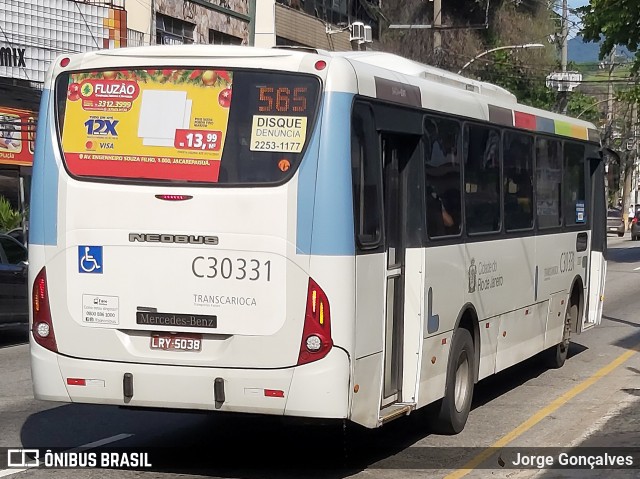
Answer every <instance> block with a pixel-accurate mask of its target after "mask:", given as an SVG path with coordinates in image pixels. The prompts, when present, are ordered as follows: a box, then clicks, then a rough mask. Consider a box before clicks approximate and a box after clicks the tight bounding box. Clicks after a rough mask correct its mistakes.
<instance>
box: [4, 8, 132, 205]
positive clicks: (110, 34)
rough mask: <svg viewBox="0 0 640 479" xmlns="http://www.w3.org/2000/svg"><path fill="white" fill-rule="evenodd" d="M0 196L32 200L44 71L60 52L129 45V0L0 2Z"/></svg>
mask: <svg viewBox="0 0 640 479" xmlns="http://www.w3.org/2000/svg"><path fill="white" fill-rule="evenodd" d="M0 12H1V16H0V26H1V27H2V35H1V36H0V196H3V197H4V198H6V199H8V200H9V203H10V204H11V206H12V207H13V208H14V209H19V210H23V209H25V207H26V204H25V202H26V201H28V198H29V185H30V178H31V165H32V163H33V149H34V141H35V125H36V122H37V112H38V107H39V102H40V94H41V91H42V84H43V82H44V78H45V74H46V71H47V69H48V68H49V65H50V64H51V62H52V61H53V60H54V59H55V58H56V57H57V56H58V55H60V54H62V53H65V52H69V53H77V52H85V51H92V50H98V49H103V48H118V47H121V46H126V44H127V41H126V40H127V12H126V10H125V9H124V0H105V1H98V0H86V1H79V0H78V1H70V0H0Z"/></svg>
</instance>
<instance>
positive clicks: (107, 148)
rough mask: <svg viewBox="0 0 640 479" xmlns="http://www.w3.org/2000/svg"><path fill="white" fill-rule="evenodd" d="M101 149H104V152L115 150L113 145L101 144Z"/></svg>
mask: <svg viewBox="0 0 640 479" xmlns="http://www.w3.org/2000/svg"><path fill="white" fill-rule="evenodd" d="M100 148H102V149H104V150H113V143H103V142H100Z"/></svg>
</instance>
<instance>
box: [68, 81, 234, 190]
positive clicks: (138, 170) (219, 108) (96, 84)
mask: <svg viewBox="0 0 640 479" xmlns="http://www.w3.org/2000/svg"><path fill="white" fill-rule="evenodd" d="M231 84H232V72H230V71H226V70H202V69H190V70H187V69H183V70H180V69H172V70H153V69H146V70H128V71H100V72H82V73H74V74H71V75H70V78H69V86H68V89H67V100H66V108H65V117H64V128H63V135H62V146H63V150H64V153H65V159H66V162H67V165H68V167H69V169H70V171H71V172H72V173H74V174H77V175H80V176H108V177H112V178H113V177H116V178H118V177H121V178H140V179H168V180H185V181H199V182H216V181H218V173H219V170H220V159H221V157H222V152H223V149H224V140H225V136H226V133H227V124H228V120H229V107H230V105H231Z"/></svg>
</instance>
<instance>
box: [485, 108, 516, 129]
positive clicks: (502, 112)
mask: <svg viewBox="0 0 640 479" xmlns="http://www.w3.org/2000/svg"><path fill="white" fill-rule="evenodd" d="M489 121H490V122H492V123H498V124H499V125H505V126H513V111H511V110H509V109H507V108H501V107H499V106H495V105H489Z"/></svg>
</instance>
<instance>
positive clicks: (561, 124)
mask: <svg viewBox="0 0 640 479" xmlns="http://www.w3.org/2000/svg"><path fill="white" fill-rule="evenodd" d="M554 123H555V125H556V131H555V133H556V135H563V136H571V133H572V132H573V128H572V125H571V123H567V122H565V121H557V120H556V121H554Z"/></svg>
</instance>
